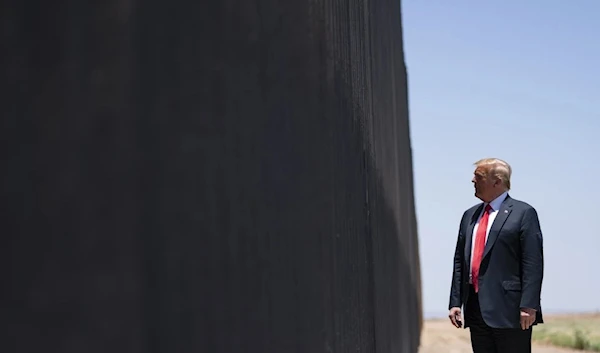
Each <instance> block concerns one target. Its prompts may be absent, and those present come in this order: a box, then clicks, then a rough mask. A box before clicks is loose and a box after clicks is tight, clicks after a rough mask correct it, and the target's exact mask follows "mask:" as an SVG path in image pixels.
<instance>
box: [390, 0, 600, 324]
mask: <svg viewBox="0 0 600 353" xmlns="http://www.w3.org/2000/svg"><path fill="white" fill-rule="evenodd" d="M402 7H403V21H404V23H403V25H404V40H405V43H404V45H405V51H406V61H407V66H408V79H409V98H410V118H411V136H412V146H413V153H414V166H415V171H414V173H415V196H416V203H417V212H418V213H417V216H418V225H419V235H420V255H421V268H422V276H423V302H424V311H425V312H426V314H431V313H436V314H437V313H441V314H442V315H443V314H444V313H446V309H447V305H448V295H449V286H450V276H451V270H452V256H453V251H454V247H455V244H456V236H457V231H458V223H459V221H460V217H461V215H462V213H463V212H464V210H465V209H467V208H468V207H470V206H472V205H474V204H475V203H477V202H478V200H477V199H475V197H474V196H473V187H472V184H471V177H472V172H473V166H472V163H473V162H475V161H476V160H478V159H480V158H483V157H499V158H502V159H505V160H506V161H507V162H508V163H510V164H511V165H512V167H513V178H512V184H513V185H512V187H513V189H512V191H511V193H510V194H511V196H512V197H513V198H516V199H520V200H523V201H526V202H528V203H529V204H531V205H533V206H534V207H535V208H536V209H537V210H538V213H539V216H540V221H541V226H542V231H543V234H544V251H545V259H546V267H545V279H544V284H543V291H542V306H543V308H544V309H545V310H546V311H563V310H569V311H570V310H573V311H575V310H577V311H580V310H581V311H583V310H598V309H600V212H599V210H600V142H594V140H595V139H596V138H597V137H598V135H599V134H600V20H598V16H600V0H577V1H564V0H561V1H559V0H544V1H541V0H529V1H516V0H504V1H475V0H471V1H467V0H456V1H449V0H405V1H403V2H402Z"/></svg>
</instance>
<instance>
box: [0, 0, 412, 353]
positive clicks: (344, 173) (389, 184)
mask: <svg viewBox="0 0 600 353" xmlns="http://www.w3.org/2000/svg"><path fill="white" fill-rule="evenodd" d="M11 4H12V5H5V6H4V7H3V10H2V11H1V12H0V19H1V20H2V22H1V23H2V26H3V36H2V38H1V39H0V48H1V49H2V53H3V55H2V59H1V60H2V63H3V72H2V75H3V76H2V80H1V83H0V86H1V87H2V96H3V98H4V103H3V104H2V105H1V106H2V110H1V112H2V130H1V131H0V137H1V139H2V140H1V141H2V151H1V152H0V153H1V154H2V156H3V159H2V160H3V168H2V169H3V183H2V197H1V200H0V204H1V207H2V209H1V211H2V215H3V216H2V234H3V239H6V243H5V245H4V246H2V250H1V251H2V253H1V255H2V256H0V258H1V260H0V261H1V263H0V264H1V269H0V271H1V273H2V274H3V277H2V278H3V290H2V291H1V294H0V299H1V301H2V303H3V304H2V308H3V310H2V314H1V315H0V316H1V320H3V321H4V322H6V323H8V326H7V329H6V330H4V331H3V333H2V334H3V335H5V337H6V339H3V340H0V348H1V349H0V350H1V351H3V352H15V353H20V352H42V351H43V352H61V353H70V352H73V353H81V352H86V353H96V352H98V353H106V352H115V353H119V352H123V353H125V352H127V353H135V352H149V353H152V352H156V353H163V352H165V353H167V352H168V353H175V352H211V353H232V352H257V353H265V352H273V353H287V352H298V353H305V352H306V353H308V352H311V353H313V352H335V353H346V352H373V353H392V352H394V353H397V352H416V351H417V347H418V341H419V332H420V327H421V314H420V313H421V307H420V305H421V304H420V274H419V258H418V244H417V234H416V221H415V209H414V200H413V182H412V160H411V149H410V140H409V125H408V107H407V92H406V69H405V66H404V54H403V49H402V28H401V22H400V4H399V2H398V1H392V0H365V1H359V0H332V1H325V2H323V1H316V0H302V1H300V0H292V1H288V2H285V3H284V2H275V1H267V0H245V1H239V0H238V1H234V0H223V1H217V2H209V3H204V2H198V1H170V2H165V1H137V2H134V1H105V2H102V3H90V2H80V1H59V2H42V1H34V2H28V3H27V6H25V4H17V2H13V3H11Z"/></svg>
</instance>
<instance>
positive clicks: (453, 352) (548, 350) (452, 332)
mask: <svg viewBox="0 0 600 353" xmlns="http://www.w3.org/2000/svg"><path fill="white" fill-rule="evenodd" d="M533 329H534V330H535V327H534V328H533ZM471 352H473V351H472V350H471V341H470V340H469V330H468V329H467V330H465V329H457V328H455V327H454V326H452V324H450V321H449V320H447V319H446V320H426V321H425V322H424V323H423V331H422V334H421V348H420V349H419V353H471ZM575 352H581V351H576V350H570V349H564V348H557V347H551V346H544V345H539V344H535V343H534V346H533V350H532V353H575Z"/></svg>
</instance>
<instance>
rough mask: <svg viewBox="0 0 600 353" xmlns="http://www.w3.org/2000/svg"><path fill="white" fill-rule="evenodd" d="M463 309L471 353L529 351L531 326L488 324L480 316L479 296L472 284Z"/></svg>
mask: <svg viewBox="0 0 600 353" xmlns="http://www.w3.org/2000/svg"><path fill="white" fill-rule="evenodd" d="M465 309H466V310H465V322H466V323H468V325H469V329H470V330H471V346H472V347H473V353H531V332H532V330H531V327H530V328H529V329H528V330H522V329H521V328H518V329H498V328H491V327H490V326H488V325H487V324H486V323H485V322H484V321H483V317H481V309H480V307H479V297H478V295H477V293H475V290H474V289H473V286H471V291H470V293H469V299H468V300H467V303H466V305H465Z"/></svg>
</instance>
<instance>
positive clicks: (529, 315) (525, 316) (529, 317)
mask: <svg viewBox="0 0 600 353" xmlns="http://www.w3.org/2000/svg"><path fill="white" fill-rule="evenodd" d="M534 322H535V310H533V309H529V308H521V329H523V330H527V329H528V328H530V327H531V325H533V323H534Z"/></svg>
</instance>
